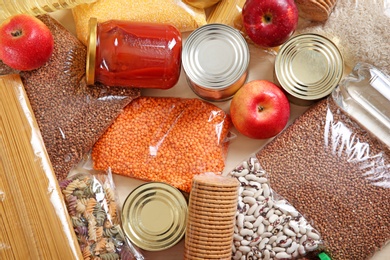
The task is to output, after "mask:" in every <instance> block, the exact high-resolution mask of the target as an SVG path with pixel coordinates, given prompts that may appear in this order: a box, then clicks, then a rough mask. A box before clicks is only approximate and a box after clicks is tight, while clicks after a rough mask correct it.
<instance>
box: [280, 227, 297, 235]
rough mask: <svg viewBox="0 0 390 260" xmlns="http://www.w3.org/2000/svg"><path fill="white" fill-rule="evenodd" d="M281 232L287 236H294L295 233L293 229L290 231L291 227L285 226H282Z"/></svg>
mask: <svg viewBox="0 0 390 260" xmlns="http://www.w3.org/2000/svg"><path fill="white" fill-rule="evenodd" d="M283 232H284V233H285V234H286V235H287V236H290V237H295V236H296V235H297V234H296V233H295V232H294V231H292V230H291V229H289V228H288V227H287V226H284V228H283Z"/></svg>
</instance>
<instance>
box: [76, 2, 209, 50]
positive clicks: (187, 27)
mask: <svg viewBox="0 0 390 260" xmlns="http://www.w3.org/2000/svg"><path fill="white" fill-rule="evenodd" d="M124 6H125V7H126V8H123V7H124ZM129 10H131V11H129ZM72 12H73V17H74V21H75V25H76V33H77V37H78V38H79V39H80V40H81V42H83V43H84V44H87V37H88V21H89V18H90V17H96V18H97V20H98V22H99V23H100V22H105V21H108V20H127V21H140V22H157V23H167V22H169V23H170V24H172V25H174V26H175V27H176V28H177V29H179V30H180V31H181V32H187V31H192V30H194V29H196V28H198V27H200V26H202V25H205V24H206V14H205V10H203V9H201V8H195V7H192V6H190V5H188V4H187V3H185V2H184V1H180V0H179V1H173V0H163V1H161V0H151V1H143V0H100V1H97V2H95V3H93V4H83V5H79V6H76V7H75V8H73V9H72Z"/></svg>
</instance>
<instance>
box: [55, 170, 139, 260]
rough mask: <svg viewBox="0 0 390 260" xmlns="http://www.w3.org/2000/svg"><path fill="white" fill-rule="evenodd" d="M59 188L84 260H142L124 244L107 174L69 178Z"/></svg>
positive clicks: (83, 174) (116, 199)
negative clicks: (97, 259)
mask: <svg viewBox="0 0 390 260" xmlns="http://www.w3.org/2000/svg"><path fill="white" fill-rule="evenodd" d="M59 186H60V188H61V191H62V194H63V196H64V198H65V202H66V207H67V210H68V212H69V214H70V218H71V222H72V225H73V228H74V231H75V234H76V236H77V239H78V241H79V246H80V249H81V251H82V254H83V257H84V259H94V258H97V257H100V259H123V260H130V259H137V260H140V259H143V256H142V253H140V251H139V250H138V249H137V248H135V247H134V246H133V245H132V244H131V243H129V242H127V241H126V237H125V235H124V233H123V230H122V225H121V218H120V215H121V214H120V210H119V209H120V205H118V198H117V194H116V192H115V185H114V182H113V180H112V175H111V173H110V172H108V174H105V173H76V174H72V175H71V176H69V177H68V178H67V179H65V180H63V181H61V182H60V184H59ZM127 243H129V244H127Z"/></svg>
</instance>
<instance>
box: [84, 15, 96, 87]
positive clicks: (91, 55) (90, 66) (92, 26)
mask: <svg viewBox="0 0 390 260" xmlns="http://www.w3.org/2000/svg"><path fill="white" fill-rule="evenodd" d="M88 26H89V27H88V28H89V35H88V40H87V43H88V45H87V62H86V74H85V78H86V81H87V84H88V85H92V84H94V83H95V62H96V35H97V19H96V18H94V17H91V18H90V19H89V24H88Z"/></svg>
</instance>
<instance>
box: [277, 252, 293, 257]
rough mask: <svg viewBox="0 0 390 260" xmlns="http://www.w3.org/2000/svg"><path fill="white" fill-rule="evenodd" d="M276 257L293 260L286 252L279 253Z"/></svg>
mask: <svg viewBox="0 0 390 260" xmlns="http://www.w3.org/2000/svg"><path fill="white" fill-rule="evenodd" d="M275 257H276V258H277V259H291V255H290V254H288V253H286V252H280V253H277V254H276V256H275Z"/></svg>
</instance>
